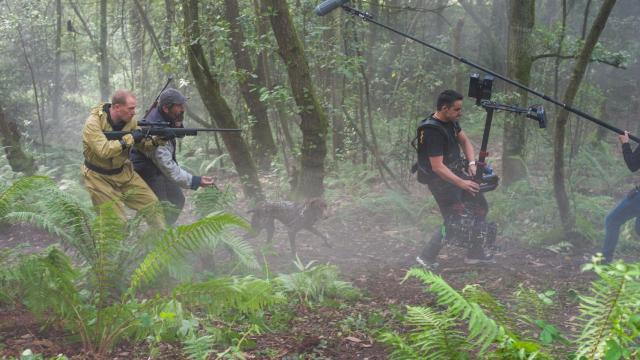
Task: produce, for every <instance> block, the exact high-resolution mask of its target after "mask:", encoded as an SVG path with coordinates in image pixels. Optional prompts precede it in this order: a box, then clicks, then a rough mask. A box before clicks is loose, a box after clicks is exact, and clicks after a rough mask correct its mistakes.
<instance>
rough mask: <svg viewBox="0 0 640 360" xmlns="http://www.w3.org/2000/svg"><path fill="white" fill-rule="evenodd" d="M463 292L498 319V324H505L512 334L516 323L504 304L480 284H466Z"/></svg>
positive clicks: (506, 329)
mask: <svg viewBox="0 0 640 360" xmlns="http://www.w3.org/2000/svg"><path fill="white" fill-rule="evenodd" d="M462 294H463V295H464V297H465V298H466V299H467V300H468V301H471V302H474V303H476V304H478V305H480V307H481V308H482V310H484V311H485V312H486V313H487V314H488V315H489V316H490V317H491V318H492V319H494V320H496V322H497V324H499V325H501V326H503V327H504V328H505V331H507V332H508V333H509V335H510V336H511V334H512V333H513V329H515V326H516V324H515V322H514V320H513V317H512V316H511V315H510V314H509V312H508V311H507V308H506V307H505V306H504V305H502V304H501V303H500V302H499V301H497V300H496V299H495V298H494V297H493V296H491V294H489V293H488V292H487V291H485V290H484V289H482V288H481V287H480V286H478V285H467V286H465V287H464V288H463V289H462Z"/></svg>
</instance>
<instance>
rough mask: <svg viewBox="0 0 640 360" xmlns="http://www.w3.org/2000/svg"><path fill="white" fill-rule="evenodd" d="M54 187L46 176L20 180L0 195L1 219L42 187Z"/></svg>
mask: <svg viewBox="0 0 640 360" xmlns="http://www.w3.org/2000/svg"><path fill="white" fill-rule="evenodd" d="M43 186H45V187H50V186H53V181H52V180H51V179H50V178H48V177H46V176H29V177H24V178H21V179H18V180H17V181H16V182H14V183H13V184H12V185H11V186H9V187H7V188H6V189H3V191H2V193H0V219H2V218H4V217H5V216H6V215H7V214H8V213H10V212H11V211H13V210H14V209H15V207H16V205H17V204H19V203H20V202H19V199H21V198H23V197H25V196H27V195H29V194H30V193H32V192H34V191H36V190H38V189H39V188H41V187H43Z"/></svg>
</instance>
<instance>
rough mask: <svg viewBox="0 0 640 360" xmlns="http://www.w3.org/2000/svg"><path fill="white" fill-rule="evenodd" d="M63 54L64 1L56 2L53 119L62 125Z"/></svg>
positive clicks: (55, 122)
mask: <svg viewBox="0 0 640 360" xmlns="http://www.w3.org/2000/svg"><path fill="white" fill-rule="evenodd" d="M61 54H62V0H56V52H55V59H54V64H53V99H51V100H52V101H51V102H52V106H51V118H52V120H53V123H54V124H56V125H59V124H60V101H61V99H62V81H61V80H60V62H61V59H60V58H61Z"/></svg>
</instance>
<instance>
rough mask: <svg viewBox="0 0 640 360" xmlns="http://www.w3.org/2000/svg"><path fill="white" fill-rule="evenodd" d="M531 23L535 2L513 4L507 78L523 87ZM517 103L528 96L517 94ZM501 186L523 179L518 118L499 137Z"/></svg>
mask: <svg viewBox="0 0 640 360" xmlns="http://www.w3.org/2000/svg"><path fill="white" fill-rule="evenodd" d="M534 23H535V0H522V1H514V2H512V3H511V5H510V9H509V42H508V49H507V54H508V58H507V76H508V77H510V78H512V79H515V80H516V81H518V82H519V83H521V84H523V85H529V80H530V79H531V65H532V63H533V62H532V57H531V54H530V49H531V44H530V43H531V41H530V39H531V32H532V31H533V25H534ZM517 93H518V95H519V96H518V103H520V104H521V105H523V106H524V105H526V104H527V97H528V93H527V92H526V91H524V90H520V89H518V90H517ZM502 144H503V152H502V169H503V171H502V173H503V180H502V181H503V183H504V185H505V186H509V185H511V184H512V183H514V182H515V181H517V180H520V179H522V178H524V177H525V176H526V167H525V165H524V161H523V159H524V150H525V145H526V142H525V121H524V119H523V118H522V117H520V116H515V115H508V116H506V119H505V122H504V131H503V137H502Z"/></svg>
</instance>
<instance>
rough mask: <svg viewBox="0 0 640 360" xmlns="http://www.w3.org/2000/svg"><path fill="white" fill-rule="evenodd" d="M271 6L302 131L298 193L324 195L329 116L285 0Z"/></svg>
mask: <svg viewBox="0 0 640 360" xmlns="http://www.w3.org/2000/svg"><path fill="white" fill-rule="evenodd" d="M265 3H266V4H267V5H268V6H270V7H271V10H272V12H271V13H270V14H271V16H270V20H271V27H272V28H273V32H274V34H275V37H276V40H277V42H278V48H279V53H280V56H281V57H282V59H283V60H284V62H285V64H286V66H287V73H288V75H289V84H290V85H291V90H292V92H293V97H294V99H295V101H296V104H297V105H298V111H299V114H300V118H301V120H302V121H301V122H300V130H301V131H302V148H301V157H300V164H301V167H302V169H301V173H300V176H299V178H298V183H297V186H296V190H295V194H294V195H297V196H305V197H313V196H321V195H322V194H323V192H324V185H323V180H324V160H325V157H326V155H327V145H326V137H327V128H328V124H327V118H326V116H325V114H324V111H323V110H322V108H321V107H320V104H319V103H318V100H317V99H316V95H315V91H314V89H313V84H312V82H311V75H310V72H309V64H308V63H307V59H306V58H305V55H304V50H303V48H302V43H301V42H300V39H299V38H298V34H297V32H296V29H295V28H294V26H293V22H292V20H291V15H290V14H289V8H288V5H287V2H286V0H267V1H265Z"/></svg>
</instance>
